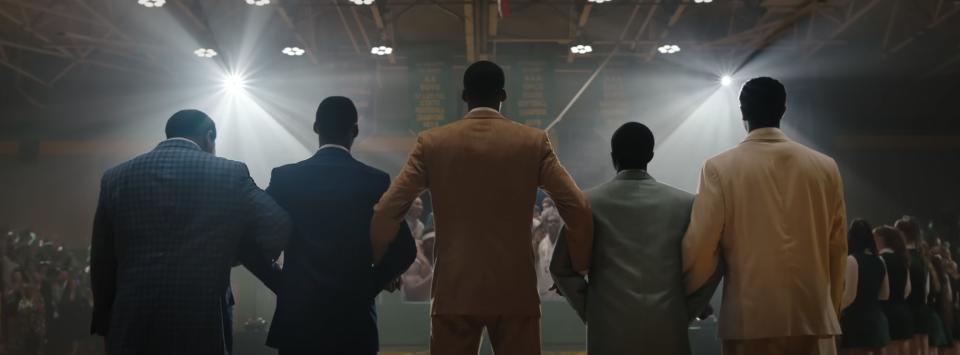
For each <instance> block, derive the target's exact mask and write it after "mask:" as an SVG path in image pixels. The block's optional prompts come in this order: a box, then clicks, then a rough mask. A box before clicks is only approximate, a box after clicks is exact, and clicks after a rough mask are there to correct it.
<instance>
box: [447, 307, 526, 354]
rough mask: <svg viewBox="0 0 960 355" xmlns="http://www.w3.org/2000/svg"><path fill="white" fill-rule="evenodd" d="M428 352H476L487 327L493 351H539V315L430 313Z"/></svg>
mask: <svg viewBox="0 0 960 355" xmlns="http://www.w3.org/2000/svg"><path fill="white" fill-rule="evenodd" d="M432 318H433V321H432V322H431V323H430V354H432V355H477V353H479V352H480V338H481V336H482V334H483V328H487V334H488V335H489V336H490V343H491V345H493V352H494V353H496V354H497V355H540V317H539V316H498V315H491V316H473V315H434V316H433V317H432Z"/></svg>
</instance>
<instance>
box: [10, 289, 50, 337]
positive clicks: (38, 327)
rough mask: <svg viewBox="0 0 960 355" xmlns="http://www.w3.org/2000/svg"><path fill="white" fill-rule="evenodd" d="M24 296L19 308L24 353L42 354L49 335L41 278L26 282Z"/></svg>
mask: <svg viewBox="0 0 960 355" xmlns="http://www.w3.org/2000/svg"><path fill="white" fill-rule="evenodd" d="M23 289H24V291H23V297H22V298H21V299H20V302H19V307H18V308H17V317H18V318H19V319H18V322H17V323H19V324H20V327H21V333H20V335H21V336H22V339H21V340H22V347H21V350H22V351H23V354H24V355H39V354H42V349H43V342H44V339H45V337H46V335H47V315H46V306H45V300H44V298H43V293H42V291H41V286H40V284H39V280H37V282H36V283H30V284H25V285H24V287H23Z"/></svg>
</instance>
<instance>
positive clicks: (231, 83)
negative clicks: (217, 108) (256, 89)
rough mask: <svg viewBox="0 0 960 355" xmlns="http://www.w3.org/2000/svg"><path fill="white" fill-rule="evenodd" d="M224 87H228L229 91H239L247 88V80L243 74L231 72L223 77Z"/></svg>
mask: <svg viewBox="0 0 960 355" xmlns="http://www.w3.org/2000/svg"><path fill="white" fill-rule="evenodd" d="M223 88H224V89H226V90H227V92H230V93H238V92H242V91H244V89H246V88H247V82H246V80H245V79H244V78H243V75H240V74H238V73H230V74H227V76H226V77H224V78H223Z"/></svg>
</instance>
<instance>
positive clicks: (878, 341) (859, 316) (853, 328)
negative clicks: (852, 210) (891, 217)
mask: <svg viewBox="0 0 960 355" xmlns="http://www.w3.org/2000/svg"><path fill="white" fill-rule="evenodd" d="M847 240H848V242H847V245H848V250H849V251H848V253H849V254H850V255H849V256H848V257H847V273H846V281H847V282H846V285H845V288H844V293H843V308H844V309H843V313H842V315H841V317H840V326H841V327H842V328H843V337H842V338H841V347H842V348H845V349H847V351H848V353H849V354H850V355H861V354H862V355H867V354H870V353H871V352H878V351H880V350H881V349H883V347H885V346H887V344H889V343H890V324H889V323H888V322H887V317H886V315H884V313H883V307H882V306H881V304H880V301H881V300H883V301H886V300H888V299H890V279H889V277H888V276H887V268H886V266H885V265H884V263H883V259H881V258H880V256H879V254H878V251H877V246H876V242H875V241H874V239H873V231H872V229H871V227H870V224H869V223H867V221H864V220H862V219H858V220H855V221H853V223H852V224H851V225H850V232H849V233H848V237H847Z"/></svg>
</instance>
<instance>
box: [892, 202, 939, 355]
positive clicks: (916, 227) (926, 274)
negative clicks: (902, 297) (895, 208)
mask: <svg viewBox="0 0 960 355" xmlns="http://www.w3.org/2000/svg"><path fill="white" fill-rule="evenodd" d="M894 227H895V228H896V229H898V230H899V231H900V233H902V234H903V237H904V238H905V240H906V245H907V252H908V253H909V254H910V259H909V260H910V281H911V289H912V290H913V292H912V293H911V294H910V297H909V299H908V300H907V301H908V303H909V304H910V307H911V311H912V312H913V340H911V341H910V348H911V349H910V351H911V352H913V353H917V354H927V353H928V352H929V351H930V337H929V335H930V326H931V324H932V322H931V318H932V317H933V310H932V309H930V306H929V305H928V304H927V297H929V296H930V286H931V285H930V268H931V266H930V258H929V255H928V253H927V251H926V250H925V249H926V246H925V244H924V243H923V240H922V239H921V238H922V236H921V235H920V224H918V223H917V221H916V219H915V218H914V217H910V216H903V217H902V218H900V219H899V220H897V222H896V224H894Z"/></svg>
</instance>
